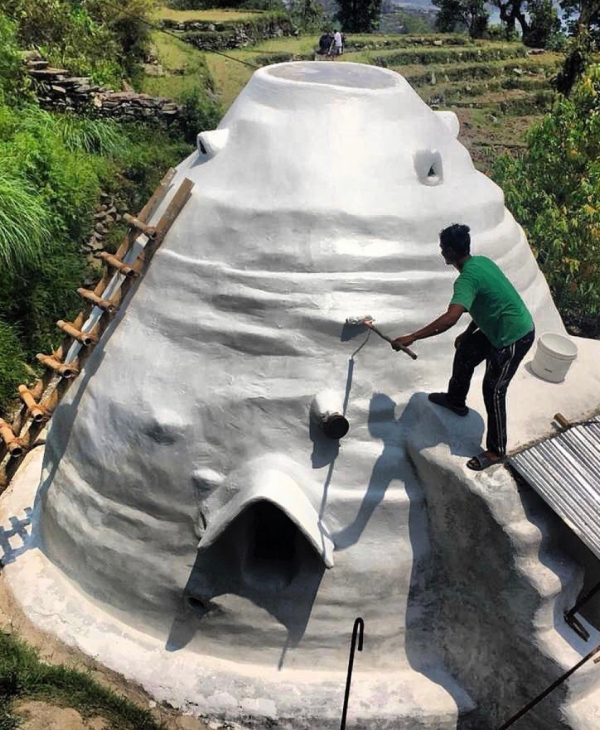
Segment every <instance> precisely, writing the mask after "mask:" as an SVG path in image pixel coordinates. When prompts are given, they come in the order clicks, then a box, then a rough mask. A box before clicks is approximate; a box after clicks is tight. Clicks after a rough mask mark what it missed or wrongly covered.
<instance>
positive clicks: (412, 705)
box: [0, 340, 600, 730]
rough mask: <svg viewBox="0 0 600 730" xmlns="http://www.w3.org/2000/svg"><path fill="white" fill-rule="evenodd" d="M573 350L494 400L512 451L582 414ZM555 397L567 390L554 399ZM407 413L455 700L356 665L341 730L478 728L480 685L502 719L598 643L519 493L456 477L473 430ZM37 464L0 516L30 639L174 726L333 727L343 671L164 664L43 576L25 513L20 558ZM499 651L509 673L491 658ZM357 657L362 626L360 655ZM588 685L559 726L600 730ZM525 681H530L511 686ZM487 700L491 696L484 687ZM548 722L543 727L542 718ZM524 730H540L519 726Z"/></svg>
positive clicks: (592, 380)
mask: <svg viewBox="0 0 600 730" xmlns="http://www.w3.org/2000/svg"><path fill="white" fill-rule="evenodd" d="M578 345H579V348H580V352H581V355H580V358H579V359H578V360H577V361H576V362H575V363H574V364H573V367H572V369H571V372H570V373H569V376H568V380H567V382H566V383H565V384H561V385H556V384H552V383H547V382H545V381H542V380H539V379H538V378H536V377H535V376H533V375H531V374H530V373H529V371H528V369H527V366H526V367H525V368H523V369H522V370H521V371H520V372H519V373H518V375H517V376H516V379H515V381H514V383H513V385H512V387H511V391H510V398H511V401H512V402H513V403H515V402H518V403H519V404H520V406H519V408H518V410H517V409H516V408H512V409H511V410H510V424H509V428H510V438H511V446H512V448H515V447H517V446H520V445H522V444H524V443H526V442H528V441H531V440H533V439H534V438H539V437H541V436H542V435H544V434H546V435H547V434H549V433H550V432H551V427H550V422H551V418H552V416H553V415H554V413H555V412H557V411H561V412H562V413H563V414H564V415H565V416H566V417H567V418H570V419H573V420H575V419H578V418H583V417H584V416H585V415H586V414H588V413H589V412H590V407H591V406H594V405H595V402H596V401H597V398H598V393H600V382H599V378H598V375H597V374H596V371H595V370H592V369H591V368H590V362H593V355H594V354H595V348H597V343H595V342H591V341H586V340H579V341H578ZM569 381H571V384H573V383H576V384H577V387H569ZM472 395H473V397H472V399H471V400H470V405H471V406H472V407H474V408H475V409H477V410H479V411H480V412H481V410H482V408H481V405H480V403H479V399H480V395H479V385H478V383H474V385H473V390H472ZM409 409H410V410H411V411H412V417H414V427H413V428H412V429H411V436H410V438H409V444H408V449H407V451H408V454H409V456H410V458H411V459H412V460H413V463H414V467H415V469H416V471H417V473H418V476H419V477H420V479H421V482H422V484H423V485H424V490H425V496H426V500H427V505H428V514H429V531H430V537H431V541H432V546H433V550H432V552H433V557H432V563H433V580H434V581H435V583H434V585H437V586H438V588H439V593H438V594H437V595H436V601H437V602H438V603H439V609H438V610H439V611H440V616H439V617H438V618H437V620H436V621H434V622H433V624H432V626H431V637H430V640H431V644H432V646H433V645H436V644H437V647H438V648H439V649H440V650H441V651H442V652H443V653H444V654H445V664H446V666H448V667H450V668H451V670H452V672H453V674H455V676H456V677H457V678H458V680H459V682H460V684H459V683H458V682H457V681H456V680H454V679H452V678H451V677H450V676H449V674H447V673H444V672H443V671H440V669H439V666H440V665H439V664H438V669H436V670H434V669H433V668H431V669H430V670H428V669H427V668H426V667H425V668H422V670H423V672H424V673H421V672H419V671H415V670H414V669H412V668H411V666H410V664H409V663H408V661H407V660H406V658H405V657H404V656H399V657H398V667H399V671H397V672H385V673H383V672H382V673H377V672H372V671H371V672H369V673H364V672H362V673H361V667H360V665H361V654H360V653H357V655H356V661H355V674H354V681H353V686H352V694H351V703H350V711H349V716H348V722H349V724H351V726H352V727H353V728H373V727H377V728H378V729H382V730H385V729H386V728H394V729H397V730H401V729H403V728H406V729H407V730H408V729H409V728H410V729H411V730H414V729H415V728H436V730H445V729H447V730H451V729H453V728H456V727H457V722H458V716H459V708H460V713H461V716H462V717H463V719H462V720H461V722H460V723H459V724H458V726H459V727H461V728H466V727H478V726H479V727H481V725H478V723H480V722H481V720H478V719H476V718H477V714H478V713H477V710H475V711H474V702H473V700H471V699H470V697H469V695H468V694H467V691H469V692H471V693H472V694H474V695H475V696H476V695H477V694H478V693H479V694H480V697H479V702H480V703H481V702H483V703H484V704H485V703H486V702H489V699H486V698H485V692H484V693H483V694H481V692H480V689H481V688H480V687H479V684H482V685H484V686H485V684H486V682H488V683H489V681H490V680H486V679H485V678H486V676H487V675H489V674H492V675H495V676H496V677H497V678H498V677H499V678H500V682H505V683H506V685H507V691H506V694H505V697H504V698H503V701H502V706H501V707H500V709H499V710H497V711H496V712H498V713H499V717H498V719H499V720H501V719H502V718H504V719H506V717H508V716H509V715H510V714H511V712H512V711H515V710H516V709H518V707H519V706H520V704H521V703H522V702H523V703H524V701H526V699H527V697H533V696H535V694H536V693H537V692H538V691H540V690H541V689H543V688H544V686H545V685H546V684H547V683H549V682H547V681H546V680H547V679H549V681H552V680H551V679H550V678H552V679H553V678H556V677H557V676H559V675H560V674H561V673H562V672H564V671H565V670H566V669H568V668H569V667H571V666H573V665H574V664H575V663H576V662H577V661H579V659H580V658H581V657H582V656H584V655H585V654H586V653H587V652H588V651H589V650H590V648H591V647H592V646H593V645H595V644H596V643H600V634H598V632H596V631H595V630H594V629H593V628H592V627H590V626H589V625H588V628H589V630H590V632H591V633H592V638H591V639H590V641H589V642H588V643H587V644H585V643H584V642H582V641H581V640H579V639H578V638H577V636H576V635H575V634H574V633H573V632H572V631H571V630H570V629H568V627H566V626H565V625H564V622H563V621H562V608H561V607H565V606H568V605H570V603H571V602H572V601H573V600H574V598H575V596H576V594H577V590H578V585H579V581H580V571H579V570H578V568H577V566H576V565H573V564H571V563H570V562H569V560H568V559H566V558H565V556H564V555H563V554H562V553H561V551H560V549H559V548H558V547H557V546H556V545H555V543H556V541H557V539H558V537H559V533H557V532H554V533H553V531H554V530H556V528H557V521H556V520H555V519H553V516H552V515H549V513H548V511H547V510H545V507H544V505H540V502H539V500H537V498H536V496H535V495H534V494H533V493H520V492H519V490H518V489H517V488H516V485H515V484H514V482H513V480H512V478H511V477H510V476H509V474H508V472H506V471H505V470H504V469H503V468H501V467H500V468H493V469H491V470H489V471H487V472H484V473H482V474H472V473H471V472H469V471H468V470H467V469H465V468H464V463H465V461H466V456H467V455H468V454H469V453H471V452H472V450H473V448H474V447H475V446H476V443H475V442H474V441H473V436H472V433H473V421H472V420H471V419H472V418H475V419H476V418H478V416H477V414H476V413H474V414H473V415H472V416H471V417H469V418H467V419H459V418H456V417H455V416H454V415H453V414H450V413H446V412H445V411H443V410H440V409H436V408H433V407H432V406H431V405H430V404H428V402H427V401H426V398H425V396H424V395H423V394H417V395H416V396H415V397H414V398H413V400H412V401H411V403H409V405H408V406H407V409H406V411H405V414H407V416H408V417H411V415H410V414H409V413H408V411H409ZM470 450H471V451H470ZM42 455H43V449H42V448H38V449H35V450H34V451H33V452H32V453H31V454H30V455H29V456H28V458H27V459H26V461H25V463H24V465H23V467H22V468H21V470H20V471H19V473H18V474H17V476H16V477H15V479H14V480H13V482H12V484H11V486H10V488H9V489H8V490H7V491H6V492H5V494H4V495H3V496H2V499H1V500H0V524H2V525H3V526H5V528H6V529H8V527H9V525H11V524H12V525H13V528H14V527H15V526H16V527H17V528H19V525H20V524H21V522H22V523H23V526H22V527H21V529H20V530H19V529H16V530H13V532H14V536H13V537H11V538H10V545H11V547H12V552H11V551H7V548H6V546H5V557H4V561H3V562H4V563H5V568H4V571H5V576H6V580H7V583H8V585H9V586H10V588H11V589H12V591H13V592H14V595H15V597H16V598H17V600H18V602H19V603H20V604H21V606H22V608H23V610H24V611H25V613H26V614H27V615H28V616H29V618H30V619H31V620H32V621H33V622H34V623H35V624H36V626H37V627H39V628H40V629H42V630H44V631H47V632H50V633H52V634H55V635H56V636H57V637H58V638H60V639H61V640H62V641H64V642H65V643H66V644H68V645H72V646H76V647H77V648H79V649H80V650H82V651H83V652H85V653H86V654H88V655H90V656H92V657H94V658H95V659H97V660H99V661H100V662H101V663H103V664H105V665H106V666H108V667H109V668H111V669H113V670H115V671H118V672H120V673H122V674H123V675H124V676H125V677H126V678H128V679H130V680H132V681H135V682H138V683H140V684H141V685H143V687H144V688H145V689H146V690H147V691H148V692H149V693H151V694H152V695H153V696H154V697H155V698H156V699H157V700H158V701H166V702H168V703H170V704H171V705H174V706H176V707H178V708H180V709H181V710H182V711H185V712H192V713H193V714H196V715H200V716H209V717H212V718H221V719H223V720H228V719H235V720H237V721H239V722H242V723H244V724H246V725H247V726H248V727H262V726H264V724H265V723H266V722H267V720H268V721H269V722H271V723H275V722H276V723H277V725H276V727H280V728H295V729H296V728H300V729H304V728H306V729H308V728H314V727H316V725H315V722H316V721H317V720H318V727H319V728H329V727H331V728H334V727H337V726H338V725H339V717H340V712H341V706H342V701H343V695H344V683H345V671H346V663H345V662H341V665H340V671H339V672H331V671H319V667H318V665H317V666H315V669H314V671H310V672H309V671H298V670H296V671H295V670H292V669H288V668H287V667H283V668H282V670H281V671H278V670H277V668H276V667H265V666H256V665H249V664H245V663H244V656H243V652H240V654H239V659H238V660H237V661H236V660H234V661H224V660H219V659H216V658H214V657H207V656H202V657H199V656H198V653H197V651H194V650H191V649H186V648H182V649H177V650H169V649H168V648H167V646H166V641H167V637H166V636H162V637H159V636H158V637H151V636H148V635H147V634H145V633H141V632H139V631H136V630H135V628H132V627H131V626H129V625H127V624H125V623H123V622H121V621H120V620H119V619H118V617H116V616H115V615H114V612H113V613H110V612H108V611H107V610H106V607H105V606H103V605H102V604H100V603H98V602H96V601H94V600H92V599H91V598H90V597H89V596H87V595H85V594H83V593H82V592H81V589H80V588H78V587H77V586H76V585H75V584H72V583H71V582H69V581H68V580H67V579H66V578H65V577H64V575H63V574H62V573H61V572H60V571H59V570H58V569H57V568H56V567H55V566H54V565H53V564H52V563H50V561H49V560H48V559H47V558H46V557H45V555H44V554H43V552H42V551H41V550H40V548H39V545H38V544H37V542H36V539H37V538H36V526H37V518H38V515H37V513H36V511H35V510H34V511H33V513H32V515H31V524H32V532H33V534H32V537H31V538H29V539H28V541H27V542H26V544H25V545H23V544H22V538H21V537H19V533H20V534H21V535H22V534H23V530H29V527H28V526H26V525H25V523H27V522H28V519H27V515H26V512H25V510H26V509H27V508H31V507H33V504H34V500H35V493H36V489H37V485H38V481H39V474H40V470H41V461H42ZM15 518H16V520H15ZM559 527H560V528H561V529H562V526H560V525H559ZM542 543H543V545H542ZM477 545H478V546H479V549H478V550H477V549H475V550H474V549H473V548H474V546H477ZM474 597H475V598H474ZM532 600H533V603H532ZM472 601H474V602H472ZM506 602H508V603H507V604H506ZM495 605H498V616H497V617H494V606H495ZM506 605H508V613H507V612H506ZM500 606H502V610H500ZM496 618H497V619H498V625H496V626H495V625H494V622H495V620H496ZM490 621H491V622H492V624H490ZM503 624H504V625H503ZM349 628H350V627H349ZM499 637H500V638H499ZM349 639H350V637H349V636H348V644H349ZM483 647H485V649H484V648H483ZM511 647H512V650H513V651H514V652H515V657H514V660H513V659H512V658H511V657H510V655H506V654H505V652H507V651H508V652H510V651H511ZM488 649H489V653H487V654H486V653H485V651H487V650H488ZM232 651H233V652H234V656H235V647H228V651H227V653H228V655H229V656H231V654H232ZM368 651H369V641H368V623H367V631H366V639H365V645H364V652H365V653H366V652H368ZM595 669H596V667H595V665H593V664H590V665H589V666H586V667H584V668H582V669H581V670H580V671H579V672H578V673H577V674H576V675H575V676H574V677H573V679H572V680H571V682H570V684H569V696H568V698H567V697H564V696H562V697H561V701H560V703H559V704H560V705H561V707H560V712H561V714H564V715H565V716H566V717H567V718H568V720H569V723H568V725H567V726H568V727H571V728H577V730H591V729H592V728H594V727H598V726H600V709H599V708H600V702H599V700H598V697H599V696H600V693H599V692H598V690H597V685H598V678H597V671H595ZM528 672H529V673H531V677H529V679H530V680H531V681H527V682H524V677H527V673H528ZM510 674H512V675H513V678H516V680H517V682H518V683H520V686H521V690H522V692H523V693H524V694H523V697H521V698H519V697H518V696H516V695H514V696H513V695H512V694H511V690H510V689H509V687H510V684H511V679H510V676H509V675H510ZM426 675H427V676H426ZM534 679H535V681H534ZM461 686H462V688H461ZM465 687H466V688H467V691H466V690H465V689H464V688H465ZM478 687H479V689H478ZM490 688H491V691H492V692H495V693H496V694H497V692H498V688H497V680H495V681H493V682H491V684H490ZM557 697H558V694H557ZM557 709H558V708H555V710H553V711H551V710H548V709H547V710H546V712H550V716H552V712H555V711H556V710H557ZM494 714H495V713H494ZM470 716H472V717H473V722H472V723H471V724H470V722H469V717H470ZM544 717H546V718H547V715H545V716H544ZM488 721H489V720H488ZM547 721H548V720H547V719H544V722H547ZM532 722H533V721H532ZM473 723H474V724H473ZM538 726H539V727H546V725H538V724H535V723H534V724H530V725H524V727H530V728H537V727H538Z"/></svg>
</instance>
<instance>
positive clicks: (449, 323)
mask: <svg viewBox="0 0 600 730" xmlns="http://www.w3.org/2000/svg"><path fill="white" fill-rule="evenodd" d="M466 311H467V310H466V309H465V308H464V307H463V306H462V305H461V304H450V306H449V307H448V311H447V312H444V314H442V316H441V317H438V318H437V319H435V320H434V321H433V322H430V323H429V324H428V325H425V327H422V328H421V329H420V330H417V331H416V332H413V333H412V334H410V335H404V336H402V337H396V339H395V340H394V341H393V342H392V347H393V348H394V350H399V349H400V347H399V346H400V345H404V347H410V346H411V345H412V344H413V342H415V341H416V340H425V339H427V338H428V337H435V336H436V335H441V334H442V332H445V331H446V330H449V329H450V328H451V327H454V325H455V324H456V323H457V322H458V320H459V319H460V318H461V316H462V315H463V314H464V313H465V312H466Z"/></svg>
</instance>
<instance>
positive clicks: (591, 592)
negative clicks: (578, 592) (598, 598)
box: [565, 583, 600, 621]
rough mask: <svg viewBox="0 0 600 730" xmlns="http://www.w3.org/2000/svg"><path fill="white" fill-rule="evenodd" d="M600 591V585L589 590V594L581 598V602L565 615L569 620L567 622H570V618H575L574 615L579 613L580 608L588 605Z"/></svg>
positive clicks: (597, 584)
mask: <svg viewBox="0 0 600 730" xmlns="http://www.w3.org/2000/svg"><path fill="white" fill-rule="evenodd" d="M598 591H600V583H596V585H595V586H594V587H593V588H591V589H590V590H589V591H588V592H587V593H586V594H585V596H582V597H581V598H580V599H579V600H578V601H577V603H576V604H575V605H574V606H573V608H570V609H569V610H568V611H567V612H566V613H565V618H566V619H567V621H568V620H569V619H570V618H571V617H572V616H573V614H574V613H577V611H579V609H580V608H581V607H582V606H585V604H586V603H587V602H588V601H590V600H591V599H592V598H593V597H594V596H595V595H596V593H598Z"/></svg>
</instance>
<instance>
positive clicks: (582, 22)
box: [560, 0, 600, 43]
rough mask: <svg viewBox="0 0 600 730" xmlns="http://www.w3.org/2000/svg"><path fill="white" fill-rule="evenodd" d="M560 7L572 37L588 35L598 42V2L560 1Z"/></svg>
mask: <svg viewBox="0 0 600 730" xmlns="http://www.w3.org/2000/svg"><path fill="white" fill-rule="evenodd" d="M560 7H561V8H562V10H563V13H564V16H565V18H566V19H567V21H568V23H569V26H570V30H571V33H572V34H573V35H581V34H582V33H588V34H589V36H590V38H591V39H592V40H593V41H595V42H596V43H599V42H600V0H560Z"/></svg>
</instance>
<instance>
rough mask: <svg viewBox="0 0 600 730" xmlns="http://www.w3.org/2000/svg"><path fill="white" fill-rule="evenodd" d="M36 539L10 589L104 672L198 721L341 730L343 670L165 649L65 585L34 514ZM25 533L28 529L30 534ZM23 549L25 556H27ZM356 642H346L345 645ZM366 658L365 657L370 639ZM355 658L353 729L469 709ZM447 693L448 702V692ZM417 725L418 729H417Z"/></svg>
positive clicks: (404, 674) (16, 497)
mask: <svg viewBox="0 0 600 730" xmlns="http://www.w3.org/2000/svg"><path fill="white" fill-rule="evenodd" d="M42 456H43V449H42V448H38V449H36V450H35V451H34V452H32V453H31V454H30V455H29V457H28V459H27V461H26V463H25V464H24V466H23V468H22V469H21V471H20V472H19V474H18V475H17V477H16V478H15V479H14V480H13V482H12V484H11V486H10V488H9V489H8V490H7V491H6V493H5V494H4V495H3V497H2V500H1V502H0V516H1V523H2V524H3V525H4V524H7V523H8V522H9V520H10V518H11V517H16V518H17V519H22V520H24V521H26V520H27V515H26V512H25V510H26V509H27V508H29V507H31V506H32V505H33V503H34V499H35V492H36V488H37V482H38V480H39V474H40V470H41V462H42ZM31 525H32V533H33V534H32V536H31V537H30V538H29V539H28V540H27V541H26V543H25V545H22V544H21V540H20V538H16V539H13V542H14V543H15V544H13V548H14V549H15V551H16V555H15V558H14V561H9V562H8V563H7V565H6V566H5V575H6V579H7V583H8V585H9V586H10V588H11V589H12V591H13V592H14V595H15V596H16V598H17V600H18V601H19V603H20V605H21V606H22V608H23V610H24V612H25V613H26V614H27V616H28V617H29V618H30V619H31V620H32V621H33V622H34V623H35V625H36V626H37V627H38V628H39V629H41V630H43V631H47V632H50V633H52V634H54V635H56V636H57V637H58V638H59V639H61V640H62V641H64V642H65V643H66V644H68V645H69V646H74V647H77V648H78V649H79V650H81V651H83V652H84V653H86V654H88V655H90V656H92V657H93V658H94V659H96V660H98V661H100V662H101V663H103V664H104V665H106V666H107V667H109V668H111V669H113V670H115V671H117V672H119V673H121V674H123V675H124V676H125V677H126V678H127V679H130V680H131V681H134V682H136V683H139V684H141V685H142V686H143V687H144V689H145V690H147V691H148V692H149V693H150V694H151V695H152V696H153V697H155V698H156V700H157V701H164V702H168V703H169V704H170V705H173V706H175V707H177V708H179V709H181V710H182V711H184V712H187V713H193V714H195V715H199V716H209V717H212V718H214V717H217V718H222V719H224V720H227V719H235V720H238V721H241V722H243V723H244V724H247V726H250V727H263V726H264V723H265V722H266V721H275V720H277V721H278V723H279V724H278V725H277V727H281V728H288V727H289V728H292V727H293V728H306V729H307V730H308V728H314V727H315V724H314V723H315V718H319V728H329V727H331V728H336V727H338V726H339V719H340V714H341V708H342V703H343V697H344V688H345V676H346V674H345V673H346V666H345V665H343V666H341V667H340V672H338V673H331V672H321V671H319V668H318V667H315V671H313V672H307V671H304V672H302V671H294V670H287V669H283V670H282V671H277V669H273V668H271V669H269V668H266V667H256V666H252V665H247V664H244V663H243V656H242V655H240V657H239V659H240V661H239V663H237V662H236V663H234V662H228V661H219V660H217V659H215V658H214V657H202V658H201V659H199V657H198V654H197V653H196V652H195V651H189V650H186V649H180V650H178V651H169V650H167V648H166V647H165V638H164V637H163V638H162V639H159V638H154V637H150V636H148V635H146V634H143V633H141V632H137V631H135V629H133V628H131V627H130V626H128V625H126V624H124V623H122V622H121V621H119V620H118V619H117V618H116V617H114V616H113V615H111V614H110V613H107V612H106V611H105V610H103V607H102V606H101V605H98V604H97V603H95V602H94V601H92V600H90V598H89V597H88V596H86V595H84V594H82V593H81V591H80V590H79V589H78V588H77V586H75V585H74V584H72V583H71V582H70V581H68V580H67V579H66V578H65V577H64V575H63V574H62V573H61V572H60V571H59V570H58V569H57V568H56V567H55V566H54V565H52V563H50V561H49V560H48V559H47V558H46V557H45V555H44V554H43V552H42V551H41V550H40V549H39V546H38V545H37V544H36V535H35V531H36V512H35V510H34V512H33V514H32V518H31ZM26 529H27V530H28V531H29V526H28V527H27V528H26ZM21 549H22V552H21ZM349 638H350V637H349ZM364 651H365V652H368V651H369V643H368V637H367V639H366V640H365V644H364ZM360 658H361V654H360V653H358V652H357V655H356V660H355V672H354V681H353V687H352V695H351V704H350V710H349V713H348V723H352V727H353V728H362V727H364V728H367V727H369V728H371V727H373V726H374V725H373V723H375V724H376V726H377V727H378V728H382V729H385V728H390V729H391V728H394V729H395V730H403V729H404V728H406V730H409V728H410V729H411V730H414V728H417V727H423V728H426V727H436V728H438V729H439V730H451V729H452V728H455V727H456V722H457V716H458V710H457V705H456V702H455V700H454V699H453V697H454V698H459V700H460V703H461V709H462V710H463V711H468V710H470V709H472V707H473V704H472V702H471V700H470V699H469V697H468V696H467V695H466V693H464V692H463V691H462V690H460V688H459V687H458V685H457V684H456V683H455V682H453V680H452V679H451V678H450V677H448V676H445V677H443V676H442V677H439V679H440V681H441V684H438V683H436V682H434V681H432V680H431V679H428V678H427V677H426V676H425V675H423V674H420V673H418V672H415V671H413V670H411V669H410V667H408V666H407V668H406V670H405V671H399V672H396V673H385V674H383V673H382V674H380V675H378V674H376V673H373V672H369V673H364V672H363V673H361V670H360ZM442 684H443V685H445V686H447V687H450V688H451V691H452V695H451V694H450V692H448V691H447V690H446V689H444V687H443V686H441V685H442ZM418 717H421V719H422V723H419V724H415V722H416V718H418Z"/></svg>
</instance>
